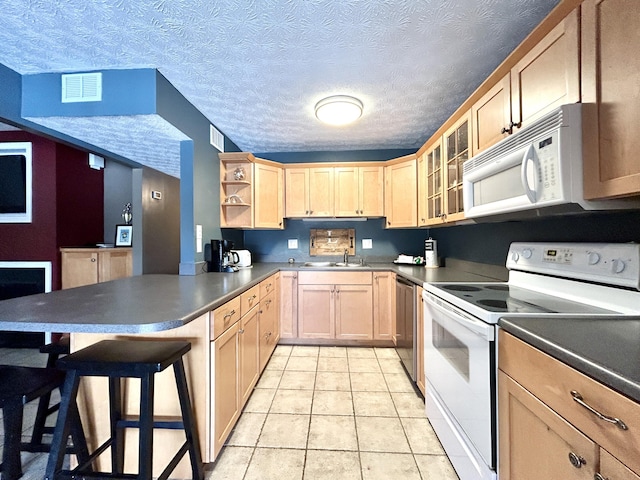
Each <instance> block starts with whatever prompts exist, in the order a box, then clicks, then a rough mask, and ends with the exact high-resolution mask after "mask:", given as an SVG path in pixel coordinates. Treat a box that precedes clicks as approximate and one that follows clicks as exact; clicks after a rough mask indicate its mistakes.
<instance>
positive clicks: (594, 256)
mask: <svg viewBox="0 0 640 480" xmlns="http://www.w3.org/2000/svg"><path fill="white" fill-rule="evenodd" d="M599 261H600V254H599V253H596V252H589V253H588V254H587V262H588V263H589V265H596V264H597V263H598V262H599Z"/></svg>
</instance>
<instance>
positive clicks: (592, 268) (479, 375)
mask: <svg viewBox="0 0 640 480" xmlns="http://www.w3.org/2000/svg"><path fill="white" fill-rule="evenodd" d="M506 266H507V268H508V269H509V281H508V282H506V283H501V282H495V283H490V282H487V283H485V282H480V283H431V284H428V283H427V284H425V285H424V293H423V298H424V300H425V301H424V305H425V307H424V309H425V317H424V318H425V327H424V330H425V339H424V340H425V343H424V344H425V372H426V382H425V385H426V395H425V397H426V398H425V402H426V412H427V417H428V418H429V420H430V422H431V424H432V426H433V428H434V430H435V431H436V434H437V435H438V437H439V439H440V441H441V443H442V445H443V447H444V449H445V451H446V452H447V455H448V456H449V458H450V460H451V463H452V464H453V466H454V468H455V469H456V472H457V473H458V476H459V477H460V479H461V480H485V479H486V480H488V479H495V478H497V473H496V469H497V438H496V432H497V418H496V417H497V408H496V405H497V403H496V395H497V394H496V375H497V358H496V355H497V331H496V329H497V325H496V324H497V322H498V320H499V318H500V317H503V316H507V315H508V316H514V315H523V316H527V317H531V316H536V315H540V316H542V315H544V316H549V315H557V316H558V318H559V319H561V318H563V317H570V316H571V317H572V316H580V317H584V316H603V317H618V316H626V315H638V314H640V291H639V290H640V245H639V244H634V243H628V244H594V243H591V244H587V243H584V244H580V243H513V244H511V246H510V248H509V253H508V255H507V261H506Z"/></svg>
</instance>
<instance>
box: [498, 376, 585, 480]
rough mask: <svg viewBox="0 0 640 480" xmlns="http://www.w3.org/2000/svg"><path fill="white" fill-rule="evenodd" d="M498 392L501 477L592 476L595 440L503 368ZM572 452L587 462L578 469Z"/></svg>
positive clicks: (520, 479)
mask: <svg viewBox="0 0 640 480" xmlns="http://www.w3.org/2000/svg"><path fill="white" fill-rule="evenodd" d="M498 395H499V403H498V405H499V410H500V411H499V422H498V424H499V427H500V435H499V439H500V454H499V458H500V465H499V467H498V468H499V470H498V471H499V472H500V479H501V480H539V479H540V478H562V479H567V480H570V479H576V480H577V479H582V480H591V479H593V477H594V475H595V473H596V467H597V459H598V447H597V445H596V444H595V443H593V442H592V441H591V440H590V439H589V438H587V437H586V436H584V435H583V434H582V433H580V432H579V431H578V430H576V429H575V428H574V427H572V426H571V425H570V424H569V423H567V422H566V421H565V420H564V419H563V418H562V417H560V416H559V415H557V414H556V413H555V412H554V411H553V410H551V409H550V408H549V407H547V406H546V405H545V404H543V403H542V402H541V401H540V400H538V399H537V398H535V397H534V396H533V395H531V394H530V393H529V392H528V391H527V390H525V389H524V388H522V387H521V386H520V385H519V384H517V383H516V382H515V381H513V380H512V379H511V378H510V377H508V376H507V375H506V374H504V372H502V371H500V372H499V373H498ZM571 453H573V454H574V455H577V456H579V457H580V458H582V459H584V464H582V465H580V467H579V468H576V467H575V466H574V465H573V464H572V463H571V461H570V460H569V455H570V454H571Z"/></svg>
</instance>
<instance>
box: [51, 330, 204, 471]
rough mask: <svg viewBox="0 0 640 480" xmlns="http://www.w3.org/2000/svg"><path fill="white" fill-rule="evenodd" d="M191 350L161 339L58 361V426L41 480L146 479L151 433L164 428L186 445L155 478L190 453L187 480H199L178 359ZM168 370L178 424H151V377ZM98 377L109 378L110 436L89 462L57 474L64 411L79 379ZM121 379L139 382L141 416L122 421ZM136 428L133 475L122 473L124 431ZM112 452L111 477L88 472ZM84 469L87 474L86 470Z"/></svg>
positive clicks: (108, 346)
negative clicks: (179, 434)
mask: <svg viewBox="0 0 640 480" xmlns="http://www.w3.org/2000/svg"><path fill="white" fill-rule="evenodd" d="M190 349H191V344H190V343H189V342H185V341H160V340H103V341H101V342H98V343H96V344H94V345H90V346H88V347H86V348H84V349H82V350H79V351H77V352H75V353H72V354H70V355H67V356H66V357H63V358H61V359H59V360H58V362H57V366H58V368H60V369H63V370H66V371H67V377H66V381H65V384H64V385H63V387H62V399H61V402H60V411H59V412H58V421H57V423H56V428H55V432H54V437H53V441H52V449H51V454H50V455H49V462H48V464H47V471H46V476H45V479H48V480H54V479H61V478H79V477H85V478H114V479H133V478H136V479H145V480H151V478H152V466H153V429H154V428H168V429H180V430H184V432H185V437H186V440H185V442H184V444H183V445H182V446H181V447H180V448H179V449H178V451H177V453H176V454H175V456H174V457H173V458H172V459H171V460H170V461H169V463H168V465H167V466H166V467H165V469H164V471H163V472H162V473H161V474H160V476H158V479H166V478H168V477H169V474H170V473H171V472H172V471H173V470H174V469H175V467H176V465H177V464H178V463H179V461H180V460H181V459H182V457H183V456H184V455H185V454H186V453H187V452H189V457H190V460H191V469H192V478H193V479H195V480H202V479H203V478H204V469H203V465H202V459H201V455H200V444H199V440H198V435H197V432H196V429H195V422H194V418H193V413H192V410H191V402H190V400H189V391H188V387H187V379H186V376H185V372H184V364H183V361H182V357H183V356H184V355H185V354H186V353H187V352H188V351H189V350H190ZM169 366H173V370H174V376H175V380H176V386H177V390H178V399H179V401H180V410H181V413H182V419H181V421H162V422H156V421H154V417H153V405H154V375H155V374H156V373H159V372H162V371H163V370H165V369H166V368H167V367H169ZM85 376H91V377H93V376H98V377H108V378H109V409H110V437H109V438H108V439H107V440H106V441H105V442H104V443H103V444H102V445H100V446H99V447H97V448H96V450H95V451H93V452H92V453H91V454H90V455H89V457H88V461H86V462H84V463H83V464H80V465H78V466H77V467H76V468H75V469H73V470H62V460H63V452H62V448H61V446H62V445H64V442H65V441H66V439H67V438H68V435H69V430H68V425H67V422H66V416H67V407H68V405H70V404H73V403H74V402H75V398H76V395H77V392H78V386H79V382H80V378H81V377H85ZM122 378H139V379H140V380H141V387H140V415H139V417H137V418H135V419H130V418H127V419H125V418H124V415H123V407H122V403H123V400H122V386H121V379H122ZM126 428H137V429H139V455H138V473H137V474H125V473H124V429H126ZM107 448H110V450H111V472H93V471H92V470H91V463H92V461H93V460H94V459H95V458H97V457H98V456H100V455H101V454H102V453H103V452H104V451H106V450H107ZM87 468H88V469H89V470H87Z"/></svg>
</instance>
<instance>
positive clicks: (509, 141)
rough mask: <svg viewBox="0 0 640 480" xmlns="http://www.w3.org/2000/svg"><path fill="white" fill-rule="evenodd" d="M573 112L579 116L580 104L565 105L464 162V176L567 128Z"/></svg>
mask: <svg viewBox="0 0 640 480" xmlns="http://www.w3.org/2000/svg"><path fill="white" fill-rule="evenodd" d="M573 111H577V112H578V114H579V113H580V104H573V105H563V106H562V107H560V108H558V109H556V110H554V111H553V112H551V113H549V114H548V115H546V116H545V117H542V118H541V119H540V120H538V121H536V122H535V123H533V124H532V125H531V126H529V127H527V128H525V129H523V130H520V131H519V132H518V133H515V134H513V135H511V136H510V137H507V138H505V139H504V140H501V141H500V142H498V143H497V144H496V145H494V146H493V147H490V148H489V149H487V150H485V151H484V152H482V153H479V154H478V155H476V156H475V157H473V158H472V159H470V160H467V161H466V162H464V165H463V167H462V168H463V174H464V173H465V172H470V171H472V170H475V169H476V168H478V167H480V166H482V165H484V164H485V163H487V162H491V161H493V159H495V158H498V157H502V156H505V155H508V154H509V153H511V152H512V151H513V150H517V149H519V148H521V147H522V146H523V145H526V144H528V143H530V142H531V141H532V140H534V139H535V138H537V137H539V136H541V135H544V134H545V133H547V132H550V131H552V130H555V129H557V128H559V127H562V126H565V125H566V124H567V122H568V121H573V117H572V116H571V112H573ZM579 118H580V117H578V119H579Z"/></svg>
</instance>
